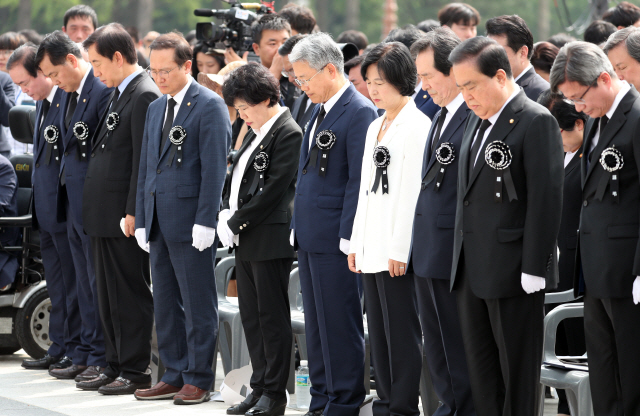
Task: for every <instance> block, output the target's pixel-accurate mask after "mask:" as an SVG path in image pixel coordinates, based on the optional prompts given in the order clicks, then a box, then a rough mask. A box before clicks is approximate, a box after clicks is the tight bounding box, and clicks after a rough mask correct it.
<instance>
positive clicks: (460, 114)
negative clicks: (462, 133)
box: [422, 102, 469, 178]
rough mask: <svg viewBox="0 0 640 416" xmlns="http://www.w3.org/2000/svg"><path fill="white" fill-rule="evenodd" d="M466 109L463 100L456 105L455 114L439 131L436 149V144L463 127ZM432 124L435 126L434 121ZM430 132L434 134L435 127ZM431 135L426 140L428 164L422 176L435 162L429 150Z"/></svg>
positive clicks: (444, 140) (447, 139)
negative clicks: (458, 105)
mask: <svg viewBox="0 0 640 416" xmlns="http://www.w3.org/2000/svg"><path fill="white" fill-rule="evenodd" d="M468 111H469V108H468V107H467V104H466V103H464V102H463V103H462V104H461V105H460V107H458V110H457V111H456V112H455V114H454V115H453V117H452V118H451V121H449V124H447V127H446V128H445V129H444V131H442V132H441V133H440V139H439V140H438V143H437V144H436V149H437V145H439V144H440V143H445V142H448V141H449V140H450V139H451V137H453V135H454V134H455V133H456V132H457V131H458V129H460V128H463V127H464V121H465V120H466V119H467V115H468ZM434 119H435V117H434ZM432 126H436V123H434V124H432ZM436 128H437V126H436ZM432 132H433V134H435V129H432ZM432 137H433V136H432V135H430V136H429V141H428V142H427V146H429V150H428V152H429V161H428V166H427V168H426V170H424V171H423V174H422V177H423V178H424V176H425V175H426V174H427V172H429V169H431V166H432V165H433V164H434V163H435V162H436V157H435V154H434V152H431V147H430V146H431V139H432ZM458 152H460V149H458Z"/></svg>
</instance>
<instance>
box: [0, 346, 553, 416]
mask: <svg viewBox="0 0 640 416" xmlns="http://www.w3.org/2000/svg"><path fill="white" fill-rule="evenodd" d="M26 357H27V355H26V354H25V353H24V351H19V352H17V353H15V354H13V355H10V356H0V416H54V415H71V416H76V415H77V416H103V415H109V416H112V415H116V416H129V415H153V416H156V415H159V416H164V415H166V416H175V415H208V416H218V415H219V416H222V415H226V408H227V407H228V406H227V405H226V404H224V403H221V402H208V403H204V404H200V405H197V406H174V405H173V404H172V402H171V401H155V402H140V401H137V400H135V399H134V398H133V397H132V396H115V397H113V396H112V397H109V396H103V395H101V394H98V393H96V392H85V391H82V390H78V389H76V387H75V383H74V382H73V381H71V380H68V381H67V380H57V379H54V378H52V377H50V376H49V374H47V372H46V371H34V370H25V369H23V368H22V367H20V363H21V362H22V360H23V359H24V358H26ZM218 364H219V365H218V371H217V374H218V375H219V377H221V376H222V374H223V372H222V367H221V365H220V363H218ZM221 382H222V379H221V378H218V379H217V380H216V385H215V387H216V388H219V387H220V384H221ZM292 402H293V403H295V396H294V397H293V400H292ZM555 403H556V401H555V400H547V403H546V405H545V416H555V414H556V413H555V411H554V409H555V406H556V404H555ZM302 413H304V412H300V411H298V410H295V409H287V412H286V414H287V416H288V415H299V414H302Z"/></svg>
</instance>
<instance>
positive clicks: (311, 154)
mask: <svg viewBox="0 0 640 416" xmlns="http://www.w3.org/2000/svg"><path fill="white" fill-rule="evenodd" d="M289 60H290V61H291V63H292V64H293V70H294V72H295V75H296V83H297V84H298V86H300V88H301V89H302V91H304V92H305V93H306V94H307V95H308V96H309V99H310V100H311V101H312V102H313V103H316V104H318V103H319V104H321V105H320V106H317V108H316V110H314V113H313V115H312V117H311V121H310V123H309V128H308V129H307V131H306V134H305V135H304V139H303V142H302V149H301V152H300V164H299V168H298V183H297V187H296V196H295V201H294V204H295V210H294V213H293V219H292V221H291V228H292V237H293V241H292V244H294V247H297V249H298V262H299V270H300V285H301V287H302V296H303V302H304V314H305V329H306V335H307V345H308V353H309V372H310V373H309V374H310V379H311V384H312V387H311V396H312V398H311V405H310V407H309V412H308V416H319V415H321V414H325V415H327V416H338V415H339V416H353V415H357V414H358V411H359V406H360V404H361V403H362V402H363V400H364V396H365V391H364V383H363V378H364V336H363V325H362V309H361V306H360V291H359V288H358V287H359V285H358V277H357V276H356V275H355V274H354V273H351V272H350V271H349V268H348V265H347V254H348V253H349V238H351V228H352V225H353V218H354V216H355V213H356V206H357V203H358V191H359V188H360V169H361V165H362V153H363V151H364V143H365V138H366V134H367V129H368V127H369V124H371V122H372V121H373V120H374V119H376V118H377V112H376V109H375V107H374V106H373V105H372V104H371V101H369V100H368V99H366V98H365V97H364V96H362V94H359V93H358V92H357V91H356V89H355V88H354V87H353V85H351V84H350V83H349V82H348V81H347V80H346V79H345V77H344V73H343V66H344V60H343V56H342V52H341V51H340V49H339V48H338V46H337V45H336V44H335V43H334V42H333V40H332V39H331V37H329V36H328V35H327V34H325V33H318V34H313V35H310V36H308V37H307V38H305V39H303V40H302V41H300V42H299V43H298V44H297V45H296V46H295V47H294V48H293V50H292V51H291V54H290V55H289Z"/></svg>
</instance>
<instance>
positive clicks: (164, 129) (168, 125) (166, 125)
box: [160, 98, 177, 156]
mask: <svg viewBox="0 0 640 416" xmlns="http://www.w3.org/2000/svg"><path fill="white" fill-rule="evenodd" d="M176 104H177V103H176V100H174V99H173V98H169V100H168V101H167V118H166V119H165V121H164V127H162V141H161V142H160V156H162V150H163V149H164V145H165V143H166V142H167V139H168V138H169V131H170V130H171V127H172V126H173V108H174V107H175V106H176Z"/></svg>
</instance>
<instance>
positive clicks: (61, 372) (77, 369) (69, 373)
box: [49, 364, 87, 380]
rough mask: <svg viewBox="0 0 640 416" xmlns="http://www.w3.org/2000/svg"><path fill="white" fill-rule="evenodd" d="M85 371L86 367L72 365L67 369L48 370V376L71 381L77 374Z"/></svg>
mask: <svg viewBox="0 0 640 416" xmlns="http://www.w3.org/2000/svg"><path fill="white" fill-rule="evenodd" d="M86 369H87V366H86V365H77V364H72V365H71V366H69V367H67V368H52V369H51V370H49V375H50V376H51V377H55V378H59V379H63V380H73V379H74V378H76V376H77V375H78V374H80V373H82V372H83V371H84V370H86Z"/></svg>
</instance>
